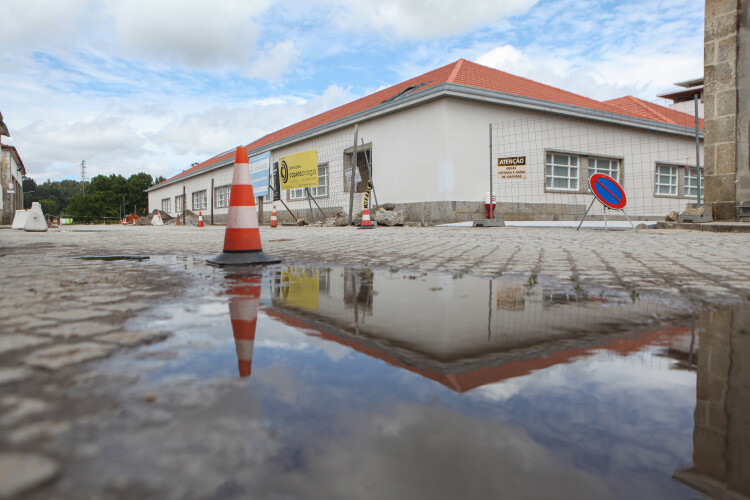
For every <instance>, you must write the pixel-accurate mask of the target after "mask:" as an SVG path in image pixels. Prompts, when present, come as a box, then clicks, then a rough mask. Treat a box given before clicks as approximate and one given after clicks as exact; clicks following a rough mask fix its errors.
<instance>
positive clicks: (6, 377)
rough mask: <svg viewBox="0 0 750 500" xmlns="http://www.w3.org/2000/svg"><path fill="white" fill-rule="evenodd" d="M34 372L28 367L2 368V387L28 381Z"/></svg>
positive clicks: (0, 374)
mask: <svg viewBox="0 0 750 500" xmlns="http://www.w3.org/2000/svg"><path fill="white" fill-rule="evenodd" d="M33 373H34V372H33V371H31V370H29V369H28V368H26V367H23V366H20V367H13V368H0V385H5V384H12V383H13V382H21V381H22V380H26V379H28V378H29V377H31V375H32V374H33Z"/></svg>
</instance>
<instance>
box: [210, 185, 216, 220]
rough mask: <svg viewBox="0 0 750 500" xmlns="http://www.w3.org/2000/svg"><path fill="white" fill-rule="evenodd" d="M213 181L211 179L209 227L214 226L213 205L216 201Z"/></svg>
mask: <svg viewBox="0 0 750 500" xmlns="http://www.w3.org/2000/svg"><path fill="white" fill-rule="evenodd" d="M214 192H215V190H214V180H213V179H211V225H212V226H213V225H214V205H215V204H216V200H214Z"/></svg>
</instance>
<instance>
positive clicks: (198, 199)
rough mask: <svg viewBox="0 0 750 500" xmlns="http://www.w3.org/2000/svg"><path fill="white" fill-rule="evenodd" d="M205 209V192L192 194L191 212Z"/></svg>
mask: <svg viewBox="0 0 750 500" xmlns="http://www.w3.org/2000/svg"><path fill="white" fill-rule="evenodd" d="M205 209H206V191H205V190H204V191H198V192H197V193H193V210H205Z"/></svg>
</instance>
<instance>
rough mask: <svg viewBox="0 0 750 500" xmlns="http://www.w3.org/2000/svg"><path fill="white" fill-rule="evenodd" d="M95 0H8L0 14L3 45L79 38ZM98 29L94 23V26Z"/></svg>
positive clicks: (0, 41)
mask: <svg viewBox="0 0 750 500" xmlns="http://www.w3.org/2000/svg"><path fill="white" fill-rule="evenodd" d="M93 4H94V2H92V0H66V1H64V2H50V1H49V0H5V1H4V2H3V6H2V15H0V46H2V47H13V48H18V47H22V48H26V49H30V48H33V47H38V46H43V45H48V44H50V43H55V42H60V41H70V40H71V39H77V38H78V37H79V36H82V35H83V34H85V33H86V31H85V30H83V29H82V27H83V26H87V25H89V21H90V20H91V14H92V5H93ZM94 28H95V26H94Z"/></svg>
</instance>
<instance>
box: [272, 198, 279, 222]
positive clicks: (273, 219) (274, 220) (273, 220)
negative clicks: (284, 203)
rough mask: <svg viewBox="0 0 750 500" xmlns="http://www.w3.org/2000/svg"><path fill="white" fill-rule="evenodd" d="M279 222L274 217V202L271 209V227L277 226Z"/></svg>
mask: <svg viewBox="0 0 750 500" xmlns="http://www.w3.org/2000/svg"><path fill="white" fill-rule="evenodd" d="M278 224H279V222H278V220H277V219H276V204H275V203H274V205H273V210H271V227H276V226H278Z"/></svg>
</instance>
